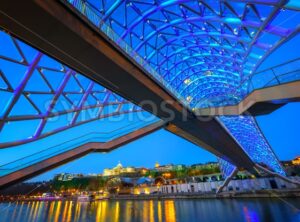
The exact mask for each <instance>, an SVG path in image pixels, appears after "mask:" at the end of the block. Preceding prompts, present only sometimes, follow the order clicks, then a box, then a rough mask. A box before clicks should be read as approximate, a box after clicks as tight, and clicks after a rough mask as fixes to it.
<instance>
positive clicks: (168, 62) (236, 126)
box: [0, 0, 300, 175]
mask: <svg viewBox="0 0 300 222" xmlns="http://www.w3.org/2000/svg"><path fill="white" fill-rule="evenodd" d="M61 2H62V3H63V4H65V5H66V6H68V7H71V8H72V10H74V9H75V10H77V11H78V12H79V14H81V16H82V17H83V19H85V20H84V21H89V22H90V23H91V24H86V25H92V26H93V28H96V29H97V30H98V31H99V32H101V33H102V34H105V35H107V37H108V38H109V39H110V40H112V41H113V42H114V43H115V44H117V45H118V46H119V49H120V50H121V51H122V53H124V54H126V55H127V56H128V57H129V58H130V59H131V60H132V61H133V62H134V63H137V64H138V65H139V66H140V67H142V68H143V70H144V72H145V73H146V74H147V75H150V76H151V77H152V78H154V79H156V80H157V81H158V82H159V84H160V85H162V86H163V88H164V89H166V90H168V91H169V92H170V93H171V94H172V95H173V96H175V97H177V99H178V100H179V101H180V102H181V103H182V104H184V105H185V106H186V107H187V108H188V109H191V110H195V109H198V108H208V107H210V106H212V107H218V106H226V105H236V104H238V103H239V102H240V101H241V100H242V99H243V98H244V97H245V96H247V95H248V94H249V93H250V92H249V83H250V81H249V80H251V78H252V76H253V74H254V73H255V71H256V70H257V68H258V67H259V65H260V64H261V63H262V62H263V61H264V60H265V58H267V57H268V55H270V54H271V53H272V52H273V51H275V50H276V49H277V48H279V47H280V46H282V45H283V44H284V43H286V42H287V41H289V40H290V39H292V38H294V37H295V36H297V34H298V33H299V30H300V28H299V26H295V25H291V24H290V23H288V24H281V23H279V21H280V20H281V19H282V18H284V17H285V16H287V15H289V14H290V13H295V14H296V15H297V16H299V4H297V2H296V1H287V0H280V1H279V0H278V1H277V0H265V1H243V0H229V1H224V0H219V1H210V0H208V1H192V0H172V1H171V0H168V1H143V0H141V1H133V0H127V1H125V0H118V1H96V0H89V1H83V0H68V1H66V0H61ZM297 16H296V18H294V19H293V21H298V20H297V19H299V17H297ZM3 36H5V38H11V37H9V36H8V35H7V34H4V33H3ZM10 45H11V46H12V47H13V48H14V54H13V55H11V53H12V52H13V51H9V52H5V53H4V54H2V55H0V56H1V57H0V59H1V61H2V62H3V63H5V62H9V63H12V64H14V66H15V67H18V68H16V69H21V68H19V66H20V67H21V66H22V67H23V70H24V76H22V77H20V81H19V82H18V83H17V84H15V85H13V84H12V83H11V80H10V79H9V78H10V77H11V74H10V72H9V70H7V71H5V70H4V71H2V72H1V73H0V83H1V85H2V86H1V93H3V94H5V97H4V100H3V101H5V102H4V103H3V104H1V105H2V106H3V107H2V113H1V117H0V118H1V119H0V120H1V122H0V131H1V133H3V130H5V128H6V127H7V126H8V125H9V124H11V123H14V122H20V121H34V120H35V121H36V122H37V123H36V127H35V128H34V129H33V130H32V133H31V134H30V135H29V136H28V137H27V138H21V139H19V140H12V141H5V142H3V143H1V144H0V146H1V148H8V147H13V146H16V145H22V144H25V143H28V142H34V141H38V140H40V139H43V138H45V137H48V136H51V137H52V136H53V135H55V134H57V133H59V132H63V131H65V130H68V129H71V128H74V127H75V126H80V125H84V124H88V123H90V122H92V121H96V120H99V119H102V118H103V119H105V118H107V117H110V116H114V115H115V116H119V115H122V114H126V113H134V112H144V111H142V110H141V108H139V107H137V106H135V105H133V104H132V103H130V102H128V101H126V100H125V99H123V98H122V97H120V96H118V95H117V94H115V93H113V92H111V91H110V90H108V89H106V88H104V87H101V86H100V85H98V84H97V83H95V82H94V81H92V80H90V79H87V78H85V77H83V76H82V75H80V74H79V73H77V72H76V71H74V70H73V69H71V68H69V67H67V66H65V65H62V64H61V63H59V62H57V61H55V60H51V59H50V58H49V57H48V56H46V55H44V54H43V53H41V52H39V51H37V50H35V49H32V50H33V51H35V55H34V56H32V55H31V54H30V53H29V54H30V55H29V57H30V59H29V57H28V55H27V52H26V53H25V52H24V48H26V47H28V45H26V44H24V43H21V42H20V41H19V40H17V39H15V38H11V40H10ZM33 54H34V53H33ZM44 58H46V60H47V59H48V60H51V62H49V61H48V63H47V64H46V65H45V64H44V63H43V64H41V61H43V59H44ZM1 67H4V68H5V67H6V66H5V65H2V66H1ZM49 72H50V74H49ZM51 72H52V74H51ZM47 73H48V74H47ZM54 73H60V74H61V75H62V76H63V77H62V79H61V80H59V81H58V82H57V83H56V84H57V85H56V88H54V86H53V84H54V83H53V82H52V81H53V80H51V77H50V76H52V78H53V76H54V75H53V74H54ZM85 74H86V75H87V73H85ZM32 79H35V80H33V81H34V82H39V86H40V87H41V88H40V89H37V88H32V89H28V87H27V86H28V85H30V80H32ZM292 80H293V79H291V81H292ZM40 84H41V85H40ZM278 84H280V83H278ZM42 85H43V86H42ZM67 86H69V87H67ZM31 87H32V86H31ZM74 89H75V90H74ZM42 95H43V96H45V95H47V96H48V97H49V101H50V102H49V104H47V106H46V107H40V104H39V103H38V102H36V101H35V100H34V97H35V96H38V97H39V98H41V97H42ZM76 97H77V99H76ZM21 100H22V102H21V106H22V105H24V104H27V107H31V109H25V110H22V109H20V107H19V106H20V105H19V104H18V103H19V101H21ZM202 100H208V101H209V102H208V103H203V102H201V101H202ZM60 102H63V103H64V104H67V105H66V106H67V107H68V108H66V107H64V109H63V110H60V108H61V107H60V108H58V110H56V106H57V104H59V103H60ZM23 108H24V107H23ZM23 111H26V112H23ZM85 112H90V113H92V115H90V116H89V118H88V119H86V118H82V117H81V115H85V114H84V113H85ZM16 114H17V115H16ZM66 114H70V115H69V116H71V118H70V119H68V120H67V121H66V122H65V124H64V126H59V127H58V126H55V127H54V128H52V129H51V130H49V129H48V128H47V125H48V123H50V122H51V119H52V118H55V117H63V116H64V115H66ZM214 121H216V122H218V123H220V124H221V125H222V127H223V128H224V129H225V130H226V131H227V132H228V133H229V134H230V135H231V137H232V138H233V139H234V141H235V142H236V143H237V144H239V146H240V149H242V150H243V152H244V153H246V154H247V155H248V156H249V158H250V159H251V160H252V162H254V163H263V164H265V165H267V166H268V167H269V168H270V169H271V170H273V171H275V172H276V173H279V174H281V175H284V174H285V173H284V171H283V169H282V166H281V165H280V163H279V161H278V159H277V157H276V155H275V154H274V152H273V151H272V149H271V147H270V145H269V144H268V142H267V140H266V139H265V137H264V135H263V133H262V132H261V131H260V129H259V127H258V125H257V123H256V121H255V119H254V118H253V117H251V116H246V117H245V116H219V117H215V119H214ZM151 123H152V122H151ZM141 125H142V126H145V125H148V124H146V123H142V124H141ZM2 135H3V134H2ZM220 156H221V155H220ZM221 162H222V163H221V164H222V165H226V164H228V165H229V166H232V164H231V163H228V162H227V163H226V161H221ZM232 167H234V166H232ZM223 168H224V169H225V168H226V167H222V169H223ZM227 168H229V169H231V167H227ZM227 168H226V169H227ZM226 172H230V170H224V175H228V173H226Z"/></svg>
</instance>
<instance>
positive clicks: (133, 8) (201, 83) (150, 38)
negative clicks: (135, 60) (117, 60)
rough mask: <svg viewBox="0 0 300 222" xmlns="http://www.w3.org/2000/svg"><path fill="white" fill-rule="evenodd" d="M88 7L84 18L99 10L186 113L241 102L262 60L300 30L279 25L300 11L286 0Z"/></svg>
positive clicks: (178, 0)
mask: <svg viewBox="0 0 300 222" xmlns="http://www.w3.org/2000/svg"><path fill="white" fill-rule="evenodd" d="M69 2H71V3H72V4H74V5H76V6H78V5H79V3H80V2H82V1H80V0H69ZM88 2H89V3H90V4H88V3H84V7H83V6H81V7H79V8H80V10H81V11H82V13H85V15H86V16H87V17H88V18H90V19H92V14H93V13H97V15H98V16H99V17H100V20H101V22H99V23H98V25H99V27H100V28H101V26H103V24H104V23H105V24H106V25H108V26H109V27H110V28H111V29H112V30H113V31H114V32H115V33H116V34H117V35H118V36H119V40H118V41H117V42H119V43H120V41H125V42H126V43H127V44H128V46H129V47H130V48H132V50H133V52H136V53H137V54H138V55H139V56H140V57H142V58H143V59H144V60H145V61H146V62H147V63H148V64H150V65H151V66H152V67H153V68H154V69H155V71H156V72H157V73H158V74H159V75H160V77H162V78H163V79H164V81H165V82H166V83H167V84H165V85H166V87H167V88H169V89H170V90H171V91H175V92H176V93H178V94H179V95H180V97H181V98H180V99H181V100H185V101H182V102H184V103H188V104H189V106H190V107H191V108H200V107H202V108H203V107H207V106H220V105H231V104H236V103H237V102H239V101H240V100H241V99H242V98H243V97H244V96H245V95H246V94H247V89H248V81H247V80H248V79H249V78H250V77H251V75H252V74H253V73H254V72H255V70H256V69H257V67H258V66H259V65H260V64H261V63H262V61H264V59H265V58H266V57H267V56H268V55H270V53H272V52H273V51H274V50H275V49H277V48H278V47H279V46H280V45H282V44H283V43H285V42H286V41H287V40H289V39H291V38H292V37H294V36H295V35H296V34H298V33H299V27H296V26H295V25H294V27H291V26H290V25H289V24H288V25H286V24H285V23H284V22H281V23H279V20H280V21H281V20H282V19H286V20H288V19H290V20H292V17H293V13H298V12H297V10H299V7H297V4H295V3H294V2H290V1H287V0H270V1H243V0H234V1H233V0H230V1H223V0H219V1H212V0H211V1H210V0H208V1H192V0H174V1H143V0H142V1H131V0H129V1H124V0H119V1H93V0H90V1H88ZM77 8H78V7H77ZM88 9H89V10H88ZM94 9H95V10H94ZM94 21H95V20H94V19H93V22H94ZM96 25H97V24H96ZM150 74H152V75H153V76H154V77H155V78H157V76H156V75H154V74H153V73H151V72H150ZM203 100H205V101H203Z"/></svg>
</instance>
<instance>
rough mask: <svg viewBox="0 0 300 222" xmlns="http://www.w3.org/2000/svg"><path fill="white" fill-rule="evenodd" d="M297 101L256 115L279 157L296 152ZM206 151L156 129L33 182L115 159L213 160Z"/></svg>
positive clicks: (299, 146) (130, 162)
mask: <svg viewBox="0 0 300 222" xmlns="http://www.w3.org/2000/svg"><path fill="white" fill-rule="evenodd" d="M299 110H300V103H291V104H288V105H286V106H284V107H282V108H280V109H279V110H277V111H275V112H273V113H271V114H269V115H265V116H260V117H258V118H257V120H258V123H259V125H260V127H261V129H262V130H263V132H264V133H265V136H266V137H267V139H268V140H269V142H270V144H271V146H272V147H273V149H274V151H275V153H276V154H277V156H278V157H279V159H281V160H289V159H292V158H294V157H295V156H297V155H300V143H299V132H300V118H299ZM215 160H216V158H215V156H214V155H212V154H210V153H209V152H207V151H205V150H203V149H201V148H199V147H197V146H195V145H193V144H191V143H189V142H187V141H185V140H183V139H181V138H179V137H177V136H175V135H173V134H171V133H169V132H167V131H165V130H160V131H158V132H155V133H153V134H151V135H148V136H146V137H144V138H142V139H139V140H137V141H134V142H132V143H130V144H128V145H126V146H123V147H121V148H119V149H117V150H114V151H112V152H110V153H106V154H99V153H96V154H90V155H87V156H85V157H83V158H81V159H78V160H75V161H73V162H71V163H68V164H65V165H63V166H61V167H59V168H56V169H54V170H52V171H49V172H47V173H44V174H42V175H40V176H38V177H36V178H33V179H32V180H33V181H38V180H48V179H50V178H52V176H53V175H54V174H56V173H62V172H69V173H100V172H102V170H103V169H104V168H105V167H113V166H115V165H116V164H117V163H118V161H121V163H122V164H123V165H124V166H145V167H153V166H154V164H155V161H158V162H159V163H160V164H167V163H175V164H177V163H183V164H193V163H199V162H207V161H215Z"/></svg>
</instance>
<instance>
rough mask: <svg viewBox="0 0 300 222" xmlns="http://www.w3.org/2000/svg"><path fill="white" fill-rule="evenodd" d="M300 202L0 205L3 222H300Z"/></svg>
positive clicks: (68, 202) (188, 201)
mask: <svg viewBox="0 0 300 222" xmlns="http://www.w3.org/2000/svg"><path fill="white" fill-rule="evenodd" d="M299 200H300V199H287V201H286V202H285V201H282V200H279V199H247V200H246V199H232V200H229V199H223V200H219V199H209V200H164V201H158V200H146V201H142V200H141V201H129V200H128V201H127V200H126V201H125V200H124V201H98V202H91V203H89V202H76V201H52V202H39V201H33V202H17V203H0V221H16V222H17V221H53V222H58V221H62V222H67V221H105V222H117V221H124V222H131V221H132V222H135V221H136V222H138V221H149V222H156V221H157V222H182V221H187V222H192V221H228V222H231V221H246V222H258V221H280V222H281V221H284V222H288V221H293V222H294V221H295V222H296V221H300V210H299V209H300V201H299Z"/></svg>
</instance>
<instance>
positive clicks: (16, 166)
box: [0, 120, 156, 177]
mask: <svg viewBox="0 0 300 222" xmlns="http://www.w3.org/2000/svg"><path fill="white" fill-rule="evenodd" d="M155 121H156V120H154V121H151V122H146V123H145V122H142V123H140V122H138V123H135V124H132V123H129V124H127V125H125V126H122V127H120V128H117V129H115V130H113V131H111V132H92V133H87V134H85V135H83V136H80V137H76V138H74V139H71V140H68V141H64V142H62V143H59V144H55V145H52V146H50V147H47V148H44V149H43V150H41V151H38V152H36V153H33V154H30V155H27V156H25V157H22V158H19V159H17V160H13V161H11V162H9V163H5V164H3V165H0V177H3V176H5V175H8V174H11V173H13V172H15V171H17V170H20V169H23V168H26V167H29V166H32V165H33V164H36V163H39V162H41V161H43V160H46V159H48V158H51V157H54V156H56V155H59V154H62V153H64V152H67V151H70V150H72V149H74V148H76V147H79V146H82V145H84V144H86V143H90V142H93V143H105V142H108V141H111V140H114V139H117V138H118V137H121V136H123V135H125V134H127V133H128V132H133V131H134V130H137V129H139V128H142V127H144V126H147V125H149V124H151V123H154V122H155ZM45 139H47V138H44V140H45ZM19 148H21V147H20V146H19ZM9 149H10V148H9Z"/></svg>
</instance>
